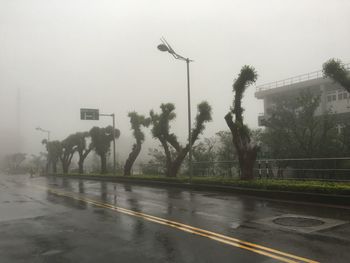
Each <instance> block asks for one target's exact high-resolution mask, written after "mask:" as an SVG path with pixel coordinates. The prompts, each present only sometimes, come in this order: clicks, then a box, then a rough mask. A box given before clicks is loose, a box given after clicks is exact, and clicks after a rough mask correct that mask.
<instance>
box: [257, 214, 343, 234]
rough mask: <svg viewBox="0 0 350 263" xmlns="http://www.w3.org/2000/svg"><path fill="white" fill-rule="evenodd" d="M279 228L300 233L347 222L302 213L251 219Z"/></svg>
mask: <svg viewBox="0 0 350 263" xmlns="http://www.w3.org/2000/svg"><path fill="white" fill-rule="evenodd" d="M252 222H254V223H258V224H264V225H267V226H269V227H272V228H277V229H281V230H293V231H298V232H301V233H312V232H314V231H320V230H325V229H329V228H331V227H335V226H339V225H342V224H345V223H347V222H346V221H342V220H337V219H331V218H323V217H315V216H306V215H305V216H304V215H293V214H284V215H280V216H274V217H267V218H262V219H258V220H255V221H252Z"/></svg>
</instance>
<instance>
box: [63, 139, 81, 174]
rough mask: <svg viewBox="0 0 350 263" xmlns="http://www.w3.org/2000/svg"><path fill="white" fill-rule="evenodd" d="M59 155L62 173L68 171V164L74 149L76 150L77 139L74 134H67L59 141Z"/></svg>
mask: <svg viewBox="0 0 350 263" xmlns="http://www.w3.org/2000/svg"><path fill="white" fill-rule="evenodd" d="M61 147H62V151H61V155H60V160H61V163H62V170H63V173H64V174H66V173H68V170H69V166H70V164H71V162H72V158H73V156H74V153H75V151H76V150H77V140H76V136H75V134H71V135H69V136H68V137H67V138H66V139H64V140H63V141H62V142H61Z"/></svg>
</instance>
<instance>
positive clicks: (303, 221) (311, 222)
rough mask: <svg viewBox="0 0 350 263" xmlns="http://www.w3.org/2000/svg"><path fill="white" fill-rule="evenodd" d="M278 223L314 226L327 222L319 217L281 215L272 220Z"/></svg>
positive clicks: (281, 224) (292, 225)
mask: <svg viewBox="0 0 350 263" xmlns="http://www.w3.org/2000/svg"><path fill="white" fill-rule="evenodd" d="M272 222H274V223H275V224H277V225H280V226H289V227H314V226H320V225H323V224H324V223H325V222H324V221H322V220H319V219H314V218H306V217H291V216H288V217H279V218H276V219H274V220H272Z"/></svg>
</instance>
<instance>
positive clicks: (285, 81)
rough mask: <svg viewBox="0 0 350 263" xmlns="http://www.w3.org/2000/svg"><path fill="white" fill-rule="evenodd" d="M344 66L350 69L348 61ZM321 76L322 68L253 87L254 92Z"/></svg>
mask: <svg viewBox="0 0 350 263" xmlns="http://www.w3.org/2000/svg"><path fill="white" fill-rule="evenodd" d="M345 68H346V69H348V70H350V63H347V64H345ZM322 77H323V71H322V70H318V71H313V72H309V73H306V74H302V75H298V76H295V77H291V78H287V79H283V80H278V81H274V82H269V83H265V84H262V85H257V86H256V87H255V92H260V91H265V90H270V89H275V88H280V87H284V86H287V85H292V84H296V83H300V82H303V81H308V80H313V79H319V78H322Z"/></svg>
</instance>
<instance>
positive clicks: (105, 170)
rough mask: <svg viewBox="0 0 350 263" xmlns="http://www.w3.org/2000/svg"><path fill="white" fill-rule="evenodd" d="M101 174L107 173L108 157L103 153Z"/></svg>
mask: <svg viewBox="0 0 350 263" xmlns="http://www.w3.org/2000/svg"><path fill="white" fill-rule="evenodd" d="M100 158H101V174H106V173H107V158H106V155H105V154H104V155H101V156H100Z"/></svg>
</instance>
